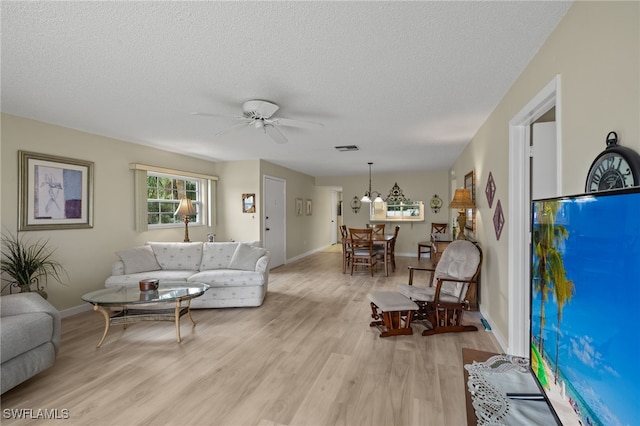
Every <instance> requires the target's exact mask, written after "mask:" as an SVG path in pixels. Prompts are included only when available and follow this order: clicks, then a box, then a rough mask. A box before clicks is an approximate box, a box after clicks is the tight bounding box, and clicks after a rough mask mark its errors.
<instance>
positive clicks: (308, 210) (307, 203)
mask: <svg viewBox="0 0 640 426" xmlns="http://www.w3.org/2000/svg"><path fill="white" fill-rule="evenodd" d="M304 213H305V214H306V215H307V216H311V213H312V210H311V199H309V198H307V199H306V200H305V210H304Z"/></svg>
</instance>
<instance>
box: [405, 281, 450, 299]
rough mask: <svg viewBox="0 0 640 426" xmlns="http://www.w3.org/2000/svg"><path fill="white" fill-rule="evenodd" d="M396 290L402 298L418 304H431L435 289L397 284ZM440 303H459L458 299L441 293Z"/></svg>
mask: <svg viewBox="0 0 640 426" xmlns="http://www.w3.org/2000/svg"><path fill="white" fill-rule="evenodd" d="M396 290H398V293H400V294H402V295H403V296H405V297H408V298H409V299H411V300H418V301H420V302H433V297H434V296H435V294H436V288H435V287H417V286H414V285H407V284H397V285H396ZM440 301H441V302H451V303H456V302H459V300H458V297H455V296H451V295H450V294H446V293H443V292H442V291H440Z"/></svg>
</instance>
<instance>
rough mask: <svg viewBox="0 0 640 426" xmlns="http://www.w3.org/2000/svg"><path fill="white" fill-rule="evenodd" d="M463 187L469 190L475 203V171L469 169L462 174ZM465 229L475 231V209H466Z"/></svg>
mask: <svg viewBox="0 0 640 426" xmlns="http://www.w3.org/2000/svg"><path fill="white" fill-rule="evenodd" d="M464 187H465V189H468V190H469V194H471V199H472V200H473V203H474V204H476V173H475V171H473V170H472V171H471V172H469V173H467V174H466V175H464ZM465 229H468V230H470V231H471V232H475V230H476V209H467V223H466V225H465Z"/></svg>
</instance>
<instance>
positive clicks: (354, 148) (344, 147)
mask: <svg viewBox="0 0 640 426" xmlns="http://www.w3.org/2000/svg"><path fill="white" fill-rule="evenodd" d="M336 149H337V150H338V151H340V152H345V151H358V150H359V149H360V148H358V145H342V146H336Z"/></svg>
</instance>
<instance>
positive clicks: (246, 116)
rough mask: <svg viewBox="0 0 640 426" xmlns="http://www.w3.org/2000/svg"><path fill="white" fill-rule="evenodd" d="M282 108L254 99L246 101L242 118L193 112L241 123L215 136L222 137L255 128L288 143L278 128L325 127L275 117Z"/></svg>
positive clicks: (278, 141) (198, 113)
mask: <svg viewBox="0 0 640 426" xmlns="http://www.w3.org/2000/svg"><path fill="white" fill-rule="evenodd" d="M279 108H280V107H279V106H278V105H276V104H274V103H273V102H269V101H264V100H260V99H254V100H250V101H246V102H245V103H244V104H242V115H241V116H226V115H220V114H210V113H204V112H193V113H192V114H193V115H205V116H211V117H227V118H235V119H236V120H239V121H240V122H239V123H237V124H235V125H233V126H231V127H229V128H228V129H225V130H223V131H221V132H219V133H216V135H215V136H220V135H222V134H225V133H229V132H231V131H233V130H236V129H239V128H241V127H246V126H253V127H255V128H256V129H262V131H263V132H264V133H266V134H267V135H268V136H269V137H271V139H273V140H274V141H275V142H276V143H286V142H287V141H288V139H287V138H286V137H285V135H283V134H282V132H281V131H280V129H278V126H291V127H301V128H305V129H314V128H318V127H324V126H323V125H322V124H320V123H314V122H311V121H302V120H294V119H291V118H280V117H273V114H274V113H275V112H276V111H277V110H278V109H279Z"/></svg>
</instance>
